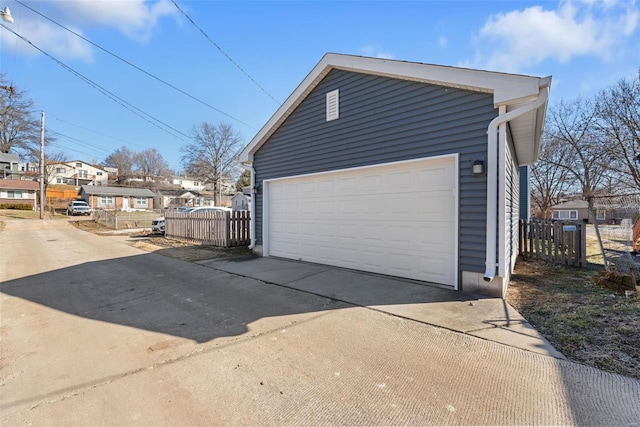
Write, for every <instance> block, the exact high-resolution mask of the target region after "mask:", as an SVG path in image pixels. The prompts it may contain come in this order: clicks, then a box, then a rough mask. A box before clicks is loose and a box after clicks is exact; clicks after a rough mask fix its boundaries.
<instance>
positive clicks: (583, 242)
mask: <svg viewBox="0 0 640 427" xmlns="http://www.w3.org/2000/svg"><path fill="white" fill-rule="evenodd" d="M579 228H580V265H581V266H582V267H586V266H587V224H585V223H584V222H583V223H582V224H579Z"/></svg>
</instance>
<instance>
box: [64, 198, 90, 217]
mask: <svg viewBox="0 0 640 427" xmlns="http://www.w3.org/2000/svg"><path fill="white" fill-rule="evenodd" d="M67 215H91V207H90V206H89V204H88V203H87V202H85V201H84V200H74V201H72V202H70V203H69V206H67Z"/></svg>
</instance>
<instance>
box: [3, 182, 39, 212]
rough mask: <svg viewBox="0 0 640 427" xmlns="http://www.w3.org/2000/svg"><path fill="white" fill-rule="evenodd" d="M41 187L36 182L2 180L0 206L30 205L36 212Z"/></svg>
mask: <svg viewBox="0 0 640 427" xmlns="http://www.w3.org/2000/svg"><path fill="white" fill-rule="evenodd" d="M39 186H40V184H39V183H37V182H35V181H25V180H18V179H0V205H9V206H11V205H29V206H31V207H32V208H33V209H34V210H35V209H36V206H38V203H37V192H38V188H39Z"/></svg>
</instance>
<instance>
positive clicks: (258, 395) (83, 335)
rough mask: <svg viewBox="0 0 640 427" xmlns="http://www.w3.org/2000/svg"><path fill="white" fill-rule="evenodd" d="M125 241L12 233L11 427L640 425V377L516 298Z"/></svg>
mask: <svg viewBox="0 0 640 427" xmlns="http://www.w3.org/2000/svg"><path fill="white" fill-rule="evenodd" d="M126 239H127V238H126V237H103V236H96V235H93V234H89V233H84V232H82V231H79V230H76V229H74V228H73V227H71V226H69V225H68V224H66V223H65V222H57V221H15V222H8V223H6V225H5V229H4V230H3V231H1V232H0V240H1V241H2V246H3V253H2V257H1V258H0V280H2V284H1V292H2V293H1V294H0V298H1V301H0V303H1V305H0V310H1V311H0V315H1V320H2V326H1V329H0V337H1V338H2V347H1V348H0V357H1V359H0V361H1V365H0V413H1V415H0V423H1V424H2V425H3V426H5V425H6V426H9V425H22V424H37V425H256V424H259V425H329V424H331V425H336V424H337V425H347V424H348V425H381V424H384V425H406V424H412V425H451V424H453V425H460V424H465V425H469V424H483V425H488V424H491V425H498V424H499V425H523V424H527V425H535V424H537V425H550V424H564V425H567V424H580V425H637V423H638V420H639V419H640V408H639V407H638V405H637V397H638V395H640V383H639V382H638V381H636V380H633V379H630V378H626V377H621V376H618V375H613V374H607V373H604V372H601V371H599V370H597V369H593V368H589V367H586V366H583V365H579V364H575V363H571V362H568V361H566V360H563V359H561V358H556V357H551V356H549V355H547V354H548V352H550V351H552V349H550V348H549V347H548V345H547V344H546V343H545V342H544V341H543V340H540V339H539V337H538V336H537V334H536V333H535V331H532V330H531V328H530V327H529V326H528V324H526V322H524V321H523V319H521V317H520V316H519V315H518V314H517V313H516V312H515V311H514V310H512V309H510V308H509V307H508V305H504V304H503V303H502V301H501V300H493V299H486V300H484V299H475V298H469V297H465V296H463V295H461V294H456V293H452V292H449V291H445V290H443V289H437V288H431V287H425V286H423V285H420V284H416V283H413V282H408V281H402V280H392V279H388V278H382V277H379V276H375V275H368V274H362V273H356V272H352V271H346V270H339V269H331V268H326V267H322V266H317V265H310V264H304V263H295V262H288V261H282V260H272V259H253V260H235V261H234V260H227V261H210V262H201V263H199V264H194V263H189V262H184V261H179V260H175V259H171V258H166V257H163V256H161V255H158V254H147V253H144V252H141V251H138V250H136V249H134V248H132V247H130V246H128V245H127V244H126ZM6 248H11V249H10V250H6ZM434 325H438V326H434ZM515 337H518V339H516V338H515ZM497 341H501V342H502V343H501V342H497Z"/></svg>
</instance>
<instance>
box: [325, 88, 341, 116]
mask: <svg viewBox="0 0 640 427" xmlns="http://www.w3.org/2000/svg"><path fill="white" fill-rule="evenodd" d="M338 118H340V89H336V90H332V91H331V92H328V93H327V121H328V122H330V121H331V120H336V119H338Z"/></svg>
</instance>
